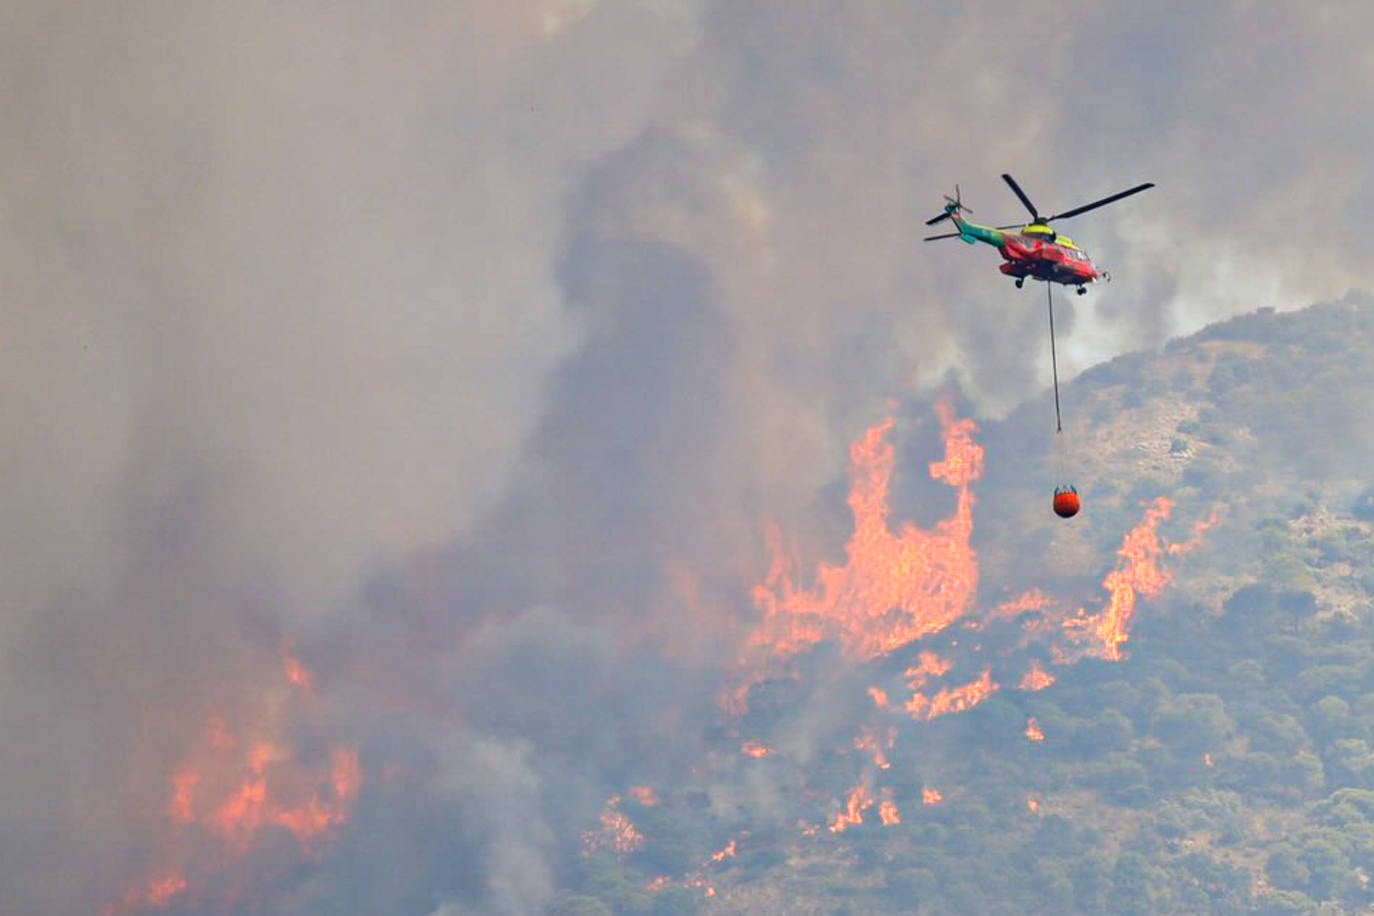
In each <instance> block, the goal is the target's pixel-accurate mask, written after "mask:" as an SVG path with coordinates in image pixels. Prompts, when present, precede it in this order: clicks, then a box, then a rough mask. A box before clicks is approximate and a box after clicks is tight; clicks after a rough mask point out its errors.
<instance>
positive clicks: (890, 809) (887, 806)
mask: <svg viewBox="0 0 1374 916" xmlns="http://www.w3.org/2000/svg"><path fill="white" fill-rule="evenodd" d="M878 817H879V818H881V819H882V822H883V826H884V827H891V826H893V825H894V824H900V823H901V822H902V813H901V812H900V811H899V810H897V803H896V802H895V801H893V800H892V790H891V789H884V790H883V800H882V802H881V803H880V804H879V805H878Z"/></svg>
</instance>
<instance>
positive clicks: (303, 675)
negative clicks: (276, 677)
mask: <svg viewBox="0 0 1374 916" xmlns="http://www.w3.org/2000/svg"><path fill="white" fill-rule="evenodd" d="M282 667H283V669H284V670H285V672H286V682H287V683H288V684H290V685H291V686H292V687H298V688H300V689H301V690H304V691H305V692H306V693H311V692H312V691H313V690H314V688H315V676H314V675H312V674H311V673H310V671H309V669H307V668H306V667H305V666H304V665H302V664H301V663H300V660H299V659H297V658H296V657H295V656H294V655H292V654H291V652H290V651H289V650H288V651H285V652H283V653H282Z"/></svg>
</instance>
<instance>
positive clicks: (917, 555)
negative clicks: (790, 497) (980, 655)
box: [751, 404, 983, 658]
mask: <svg viewBox="0 0 1374 916" xmlns="http://www.w3.org/2000/svg"><path fill="white" fill-rule="evenodd" d="M938 410H939V415H940V424H941V428H942V430H943V434H944V439H945V458H944V460H943V461H937V462H933V463H932V464H931V465H930V476H931V477H932V478H933V479H935V480H940V481H943V482H945V483H947V484H948V485H949V486H951V487H954V488H955V489H956V490H957V492H958V502H957V506H956V509H955V512H954V515H953V516H951V517H950V518H947V519H945V520H943V521H941V522H939V523H938V524H937V525H936V527H935V528H934V530H932V531H923V530H921V529H919V528H917V527H915V526H914V525H911V524H905V525H903V526H902V527H901V529H900V531H898V532H897V533H896V534H894V533H893V532H892V530H891V528H890V526H889V524H888V513H889V509H888V489H889V486H890V483H891V478H892V468H893V465H894V463H895V456H896V452H895V449H894V448H893V446H892V444H891V443H890V442H889V441H888V439H887V436H888V433H890V432H891V431H892V427H893V420H892V419H891V418H888V419H886V420H884V421H882V422H881V423H879V424H878V425H876V426H874V427H872V428H871V429H869V430H868V431H867V432H866V433H865V434H864V435H863V437H862V438H860V439H859V440H857V441H856V442H854V444H853V445H852V446H851V447H850V451H849V461H850V469H849V477H850V484H851V487H850V493H849V509H850V512H851V513H852V514H853V517H854V533H853V535H852V536H851V537H850V539H849V543H848V545H847V546H846V548H845V553H846V555H847V561H846V562H845V564H844V565H843V566H832V565H830V564H828V563H821V564H820V565H819V566H818V568H817V570H816V579H815V583H814V585H813V586H812V587H810V588H799V587H798V586H797V585H795V584H794V582H793V580H792V573H791V568H792V564H791V562H790V561H789V560H788V558H787V556H786V554H785V553H784V552H783V550H782V547H781V538H780V536H779V535H778V534H777V532H776V529H770V530H771V532H772V533H771V535H770V545H769V546H770V548H771V551H772V554H773V562H772V566H771V568H770V570H769V572H768V576H767V577H766V579H765V581H764V583H763V584H762V585H759V586H758V587H756V588H755V589H754V603H755V604H756V605H757V606H758V608H759V609H760V610H761V611H762V612H763V615H764V617H763V623H762V625H761V626H760V628H759V630H758V631H757V632H756V633H755V634H754V637H753V639H752V640H751V645H752V646H755V647H760V646H761V647H764V648H765V649H766V650H767V651H768V652H769V653H771V654H772V655H773V656H774V657H783V658H785V657H788V656H791V655H795V654H797V653H798V652H800V651H802V650H803V649H805V648H807V647H808V646H811V645H814V644H815V643H817V642H819V641H821V640H823V639H828V638H834V639H837V640H838V641H839V642H840V645H841V646H842V647H843V648H844V650H845V652H846V653H847V654H849V655H850V656H851V657H855V658H873V657H876V656H879V655H883V654H885V653H888V652H891V651H892V650H894V649H897V648H900V647H902V646H905V645H909V644H910V643H913V642H915V641H916V640H918V639H921V638H922V637H925V636H929V635H930V634H932V633H938V632H939V631H941V630H943V629H945V628H946V627H948V626H949V625H950V624H951V623H953V622H954V621H956V620H958V619H959V618H960V617H961V616H963V615H964V614H965V613H966V612H967V611H968V609H969V607H970V606H971V603H972V600H973V595H974V593H975V591H976V590H977V587H978V565H977V562H976V561H975V558H974V551H973V548H972V546H971V545H970V537H971V535H972V533H973V502H974V500H973V494H972V492H971V490H970V484H972V483H973V481H975V480H977V479H978V477H979V476H980V475H981V474H982V470H983V449H982V446H980V445H977V444H976V443H975V442H974V441H973V433H974V431H975V430H976V429H977V426H976V425H975V424H974V422H973V421H972V420H956V419H955V418H954V415H953V411H952V410H950V408H949V407H947V406H945V405H943V404H942V405H940V406H939V408H938Z"/></svg>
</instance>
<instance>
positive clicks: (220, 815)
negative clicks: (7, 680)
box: [106, 653, 362, 913]
mask: <svg viewBox="0 0 1374 916" xmlns="http://www.w3.org/2000/svg"><path fill="white" fill-rule="evenodd" d="M284 658H285V662H284V663H283V676H284V680H285V684H284V685H279V686H278V687H277V689H276V690H271V689H269V690H268V691H266V692H265V694H264V695H263V696H261V697H259V699H260V700H261V706H260V709H259V710H258V712H259V715H258V716H256V717H254V718H255V719H256V721H255V722H254V724H253V725H252V726H251V727H245V728H243V729H242V730H241V732H240V734H238V735H236V734H235V732H234V730H231V728H230V726H229V724H228V722H227V721H226V719H224V718H223V717H221V716H217V715H216V716H211V717H210V718H209V719H208V720H207V721H206V724H205V728H204V732H203V734H202V737H201V739H200V741H199V742H198V743H197V745H196V746H195V747H194V749H193V750H192V751H191V753H189V754H188V755H187V757H186V758H185V759H184V761H183V762H182V763H181V764H180V765H178V766H177V767H176V768H175V769H174V770H173V772H172V775H171V777H170V779H169V792H168V801H167V808H166V814H167V817H168V819H169V820H170V821H171V822H172V823H174V824H178V825H181V826H182V828H184V829H185V830H190V831H192V833H190V834H186V833H184V832H183V833H182V834H180V835H181V836H182V837H183V838H189V837H191V836H195V835H196V834H199V835H201V836H204V837H208V838H213V839H215V840H216V841H218V842H220V843H222V844H224V845H223V847H221V852H220V854H219V858H221V859H222V858H223V852H224V851H227V852H228V854H229V855H230V856H231V857H240V856H243V855H245V854H246V853H247V852H248V850H249V848H250V847H251V845H252V844H253V842H254V840H255V839H256V838H257V836H258V835H259V834H260V833H261V832H262V831H264V830H267V829H270V828H279V829H282V830H285V831H287V832H289V833H290V834H291V835H293V836H294V837H295V839H296V842H297V845H298V847H299V848H300V850H301V852H302V853H304V854H305V855H307V856H312V855H314V854H315V853H316V852H317V846H318V843H319V842H320V841H322V840H324V839H326V838H327V837H328V836H329V835H331V834H332V832H333V830H334V828H336V827H338V826H339V825H341V824H343V823H344V822H345V821H346V820H347V819H348V816H349V813H350V811H351V808H352V805H353V801H354V799H355V798H356V797H357V795H358V792H359V790H360V788H361V785H362V770H361V767H360V766H359V762H358V754H357V752H356V751H355V750H352V749H348V748H335V749H334V750H333V751H332V752H331V757H330V761H331V762H330V767H329V770H328V772H327V774H321V773H319V772H318V771H317V770H316V768H315V767H312V766H309V765H307V764H306V763H305V762H302V761H300V760H298V759H297V758H296V755H295V753H294V751H293V750H292V749H291V747H290V746H289V745H288V744H285V743H283V742H282V741H279V740H278V739H277V737H276V736H278V735H284V734H285V733H286V727H287V721H286V718H285V717H286V716H287V715H288V714H289V712H290V707H289V706H288V703H289V701H290V694H289V693H284V692H283V687H294V688H297V689H298V690H302V691H303V692H304V693H305V694H306V695H310V687H311V680H310V675H309V672H308V671H306V669H305V668H304V667H302V666H300V665H299V663H295V662H294V659H293V658H292V657H291V655H290V654H289V653H287V654H286V655H285V656H284ZM250 708H251V707H250ZM187 856H188V854H187V853H186V852H185V850H184V849H183V851H182V853H181V854H180V855H177V854H175V853H174V851H173V850H170V849H169V850H168V851H167V854H166V855H165V856H164V863H165V862H166V861H168V860H173V861H175V860H180V861H181V862H182V863H183V864H186V859H187ZM191 864H194V862H192V863H191ZM191 890H192V888H191V887H190V885H189V883H188V880H187V878H186V877H185V876H184V870H183V869H182V868H175V869H172V868H165V867H164V868H163V869H162V873H161V874H160V875H158V876H157V877H155V878H153V879H152V880H149V881H146V882H142V883H140V884H137V885H135V886H134V888H133V889H132V890H130V891H128V892H127V893H126V894H125V895H124V896H123V898H122V901H121V903H119V904H115V905H112V906H111V907H108V908H107V910H106V912H107V913H117V912H137V911H139V910H144V909H148V908H165V907H166V906H168V905H169V901H171V900H172V899H173V898H175V897H176V896H177V895H179V894H182V893H186V892H188V891H191Z"/></svg>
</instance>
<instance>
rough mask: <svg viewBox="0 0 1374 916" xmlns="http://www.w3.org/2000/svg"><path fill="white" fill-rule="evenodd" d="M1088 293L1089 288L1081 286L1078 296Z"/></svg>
mask: <svg viewBox="0 0 1374 916" xmlns="http://www.w3.org/2000/svg"><path fill="white" fill-rule="evenodd" d="M1087 292H1088V289H1087V287H1085V286H1080V287H1078V295H1080V296H1082V295H1085V294H1086V293H1087Z"/></svg>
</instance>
